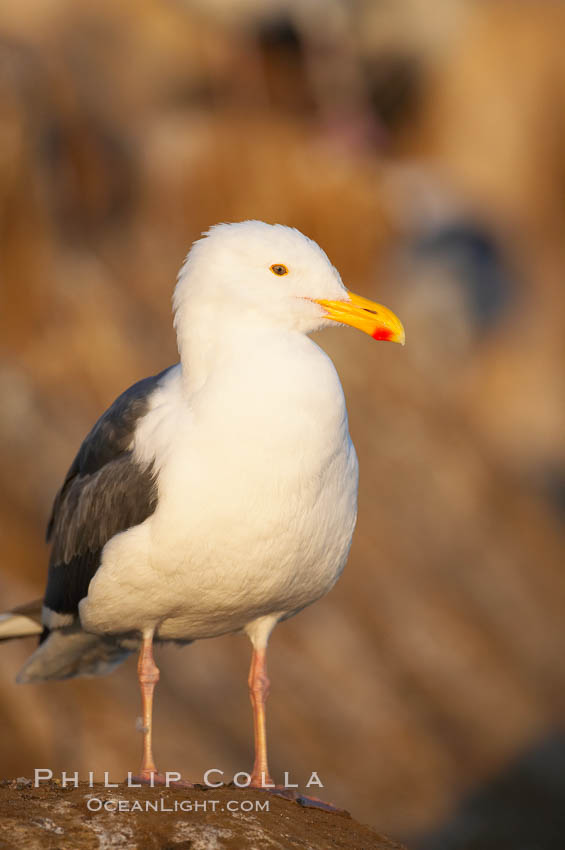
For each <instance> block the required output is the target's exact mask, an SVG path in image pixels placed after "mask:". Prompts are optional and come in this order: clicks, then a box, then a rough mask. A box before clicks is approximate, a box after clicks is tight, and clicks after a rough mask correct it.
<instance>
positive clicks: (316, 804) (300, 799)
mask: <svg viewBox="0 0 565 850" xmlns="http://www.w3.org/2000/svg"><path fill="white" fill-rule="evenodd" d="M249 787H250V788H253V790H254V791H269V792H270V793H271V794H275V795H276V796H277V797H284V798H285V800H294V802H295V803H298V805H299V806H304V808H306V809H322V811H324V812H338V813H340V814H346V815H349V812H348V811H347V810H346V809H340V808H339V807H338V806H334V805H333V803H327V802H326V801H325V800H320V799H319V798H318V797H307V796H306V795H305V794H301V793H300V792H299V791H298V790H297V789H296V788H287V787H286V786H285V785H274V784H273V785H266V784H263V785H262V784H261V783H257V784H254V783H253V782H252V783H251V784H250V785H249Z"/></svg>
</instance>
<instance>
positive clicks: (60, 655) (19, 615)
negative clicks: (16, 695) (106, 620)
mask: <svg viewBox="0 0 565 850" xmlns="http://www.w3.org/2000/svg"><path fill="white" fill-rule="evenodd" d="M41 607H42V601H41V600H38V601H36V602H30V603H28V604H27V605H21V606H20V607H18V608H14V609H13V610H12V611H8V612H7V613H5V614H0V641H2V640H10V639H12V638H19V637H30V636H32V635H41V642H40V644H39V646H38V647H37V649H36V650H35V652H33V653H32V655H30V657H29V658H28V660H27V661H26V663H25V664H24V666H23V667H22V669H21V670H20V672H19V673H18V676H17V679H16V681H17V682H19V683H20V684H28V683H31V682H44V681H46V680H48V679H71V678H74V677H75V676H104V675H106V674H107V673H111V672H112V670H113V669H114V668H115V667H117V666H118V664H121V662H122V661H124V660H125V659H126V658H127V656H128V655H129V654H130V652H131V651H132V650H133V649H134V648H135V647H134V646H133V644H132V645H131V646H124V645H123V643H120V642H118V641H117V640H116V639H114V638H110V637H103V636H100V635H93V634H88V633H87V632H84V631H83V630H82V629H81V627H80V624H79V623H78V621H77V622H76V623H75V624H74V625H72V626H67V627H65V628H61V629H53V630H49V629H47V628H46V627H45V626H44V625H43V623H42V622H41Z"/></svg>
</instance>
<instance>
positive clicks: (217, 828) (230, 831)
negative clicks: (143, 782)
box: [0, 779, 402, 850]
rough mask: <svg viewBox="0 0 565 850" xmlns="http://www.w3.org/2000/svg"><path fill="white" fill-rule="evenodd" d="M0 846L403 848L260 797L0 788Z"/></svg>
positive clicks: (47, 849) (346, 821)
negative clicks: (0, 826) (0, 827)
mask: <svg viewBox="0 0 565 850" xmlns="http://www.w3.org/2000/svg"><path fill="white" fill-rule="evenodd" d="M0 823H1V824H2V831H1V833H0V848H2V850H15V848H22V847H25V848H26V850H83V849H84V850H110V848H112V850H113V848H123V850H130V848H131V850H137V848H139V850H290V848H309V850H328V848H330V847H331V848H348V850H357V848H359V850H402V847H401V846H400V845H399V844H396V843H394V842H393V841H390V840H389V839H387V838H384V837H383V836H381V835H378V834H377V833H376V832H374V831H373V830H372V829H370V828H369V827H368V826H363V825H362V824H360V823H357V822H356V821H354V820H353V819H352V818H351V817H350V815H349V814H348V813H347V812H339V813H333V812H332V813H330V812H325V811H320V810H319V809H315V808H305V807H303V806H302V805H300V804H298V803H296V802H294V801H291V800H287V799H284V798H282V797H279V796H275V795H273V794H267V793H264V792H260V791H249V790H247V789H237V788H234V787H230V786H223V787H221V788H215V789H212V788H209V789H205V788H203V787H201V786H200V787H196V788H187V789H184V788H183V789H180V788H162V787H161V788H148V787H143V788H128V787H127V786H126V785H124V784H120V786H119V787H118V788H106V787H104V786H103V785H101V784H96V783H95V784H94V785H93V786H92V787H91V786H90V785H89V784H87V783H85V782H81V783H80V784H79V786H78V787H77V788H75V787H74V786H70V787H67V788H63V787H62V786H61V783H60V781H58V782H56V781H54V782H48V783H45V784H43V783H42V784H41V785H40V786H39V787H38V788H34V787H33V786H32V783H31V781H30V780H25V779H18V780H12V781H4V782H2V783H1V785H0Z"/></svg>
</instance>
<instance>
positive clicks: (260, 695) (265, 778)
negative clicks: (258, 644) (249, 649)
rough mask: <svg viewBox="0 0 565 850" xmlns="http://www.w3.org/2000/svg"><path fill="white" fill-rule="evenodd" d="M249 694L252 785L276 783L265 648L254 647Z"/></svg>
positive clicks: (257, 786)
mask: <svg viewBox="0 0 565 850" xmlns="http://www.w3.org/2000/svg"><path fill="white" fill-rule="evenodd" d="M248 681H249V696H250V699H251V705H252V706H253V732H254V736H255V763H254V765H253V772H252V774H251V787H252V788H262V787H265V786H272V785H274V783H273V781H272V779H271V776H270V774H269V766H268V764H267V726H266V716H265V703H266V701H267V696H268V694H269V684H270V683H269V679H268V677H267V661H266V650H265V649H254V650H253V656H252V658H251V668H250V670H249V680H248Z"/></svg>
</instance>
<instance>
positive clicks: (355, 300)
mask: <svg viewBox="0 0 565 850" xmlns="http://www.w3.org/2000/svg"><path fill="white" fill-rule="evenodd" d="M173 306H174V326H175V329H176V334H177V341H178V349H179V355H180V362H179V363H177V364H176V365H174V366H171V367H169V368H168V369H165V370H164V371H163V372H160V373H159V374H158V375H155V376H153V377H150V378H144V379H143V380H141V381H139V382H138V383H136V384H134V385H133V386H132V387H130V388H129V389H127V390H126V391H125V392H124V393H122V395H120V396H119V397H118V398H117V399H116V401H114V403H113V404H112V405H111V406H110V407H109V408H108V410H107V411H106V412H105V413H104V414H103V415H102V416H101V417H100V419H99V420H98V422H97V423H96V424H95V425H94V427H93V428H92V430H91V431H90V433H89V434H88V435H87V437H86V438H85V440H84V442H83V443H82V445H81V447H80V449H79V451H78V454H77V456H76V457H75V459H74V461H73V463H72V464H71V467H70V469H69V471H68V473H67V475H66V477H65V480H64V482H63V485H62V487H61V489H60V490H59V492H58V494H57V496H56V498H55V502H54V505H53V510H52V514H51V518H50V520H49V524H48V527H47V540H48V541H50V543H51V556H50V561H49V573H48V578H47V588H46V591H45V597H44V599H43V605H42V611H41V618H40V622H38V621H39V617H36V616H34V614H33V607H31V608H30V607H29V606H27V607H26V606H24V607H23V608H21V609H17V610H16V611H14V612H10V613H9V614H5V615H3V616H2V618H0V638H8V637H20V636H23V635H29V634H33V633H38V632H39V631H40V632H41V637H40V644H39V646H38V648H37V649H36V650H35V652H34V653H33V654H32V655H31V657H30V658H29V659H28V661H27V662H26V664H25V665H24V667H23V669H22V670H21V672H20V674H19V676H18V681H19V682H39V681H44V680H47V679H66V678H69V677H73V676H80V675H102V674H105V673H109V672H110V671H111V670H113V669H114V668H115V667H116V666H117V665H118V664H119V663H120V662H121V661H123V660H124V658H126V657H127V656H128V655H129V654H130V653H131V652H132V651H134V650H138V649H139V663H138V677H139V684H140V689H141V699H142V712H143V758H142V765H141V770H140V773H139V778H140V779H142V780H144V781H150V782H151V783H152V784H153V783H154V782H161V781H163V775H162V774H159V773H158V772H157V769H156V766H155V762H154V760H153V753H152V740H151V726H152V703H153V691H154V688H155V685H156V683H157V682H158V680H159V670H158V668H157V666H156V664H155V661H154V659H153V643H154V641H176V642H180V643H183V644H184V643H190V642H192V641H195V640H199V639H202V638H212V637H216V636H218V635H223V634H227V633H232V632H245V633H246V634H247V635H248V637H249V639H250V640H251V643H252V646H253V650H252V661H251V668H250V673H249V693H250V698H251V703H252V707H253V720H254V738H255V761H254V765H253V770H252V773H251V786H252V787H258V788H261V787H270V786H272V785H273V783H272V780H271V776H270V773H269V767H268V763H267V743H266V725H265V702H266V698H267V693H268V689H269V680H268V678H267V669H266V649H267V641H268V639H269V635H270V634H271V632H272V630H273V628H274V626H275V625H276V624H277V623H278V622H279V621H280V620H284V619H286V618H288V617H291V616H292V615H294V614H296V613H298V612H299V611H301V610H302V609H303V608H305V607H306V606H307V605H310V604H311V603H312V602H315V601H316V600H317V599H319V598H320V597H321V596H323V595H324V594H325V593H327V592H328V591H329V590H330V588H331V587H332V586H333V585H334V583H335V582H336V580H337V578H338V577H339V575H340V573H341V571H342V570H343V567H344V565H345V562H346V560H347V556H348V552H349V548H350V545H351V538H352V535H353V529H354V526H355V521H356V514H357V483H358V465H357V457H356V454H355V449H354V447H353V444H352V442H351V438H350V436H349V430H348V421H347V411H346V406H345V400H344V396H343V390H342V387H341V384H340V381H339V378H338V376H337V373H336V370H335V367H334V365H333V363H332V361H331V360H330V358H329V357H328V355H327V354H325V352H323V351H322V350H321V349H320V348H319V347H318V345H316V343H314V342H313V341H312V340H311V339H310V338H309V336H308V334H310V333H312V332H313V331H317V330H320V329H321V328H324V327H328V326H330V325H334V324H335V323H339V324H342V325H351V326H353V327H354V328H358V329H359V330H361V331H364V332H365V333H367V334H369V335H370V336H372V337H373V338H374V339H377V340H390V341H393V342H400V343H404V329H403V327H402V324H401V323H400V321H399V320H398V318H397V317H396V316H395V315H394V313H392V312H391V311H390V310H388V309H387V308H386V307H383V306H382V305H380V304H375V303H374V302H372V301H369V300H368V299H366V298H362V297H360V296H358V295H355V294H354V293H352V292H350V291H348V290H347V289H346V288H345V287H344V285H343V283H342V281H341V278H340V275H339V273H338V271H337V270H336V269H335V267H334V266H333V265H332V264H331V262H330V261H329V259H328V257H327V255H326V254H325V253H324V251H323V250H322V249H321V248H320V247H319V246H318V245H317V244H316V243H315V242H313V241H312V240H311V239H309V238H307V237H306V236H304V235H303V234H302V233H300V232H299V231H298V230H295V229H294V228H290V227H286V226H283V225H279V224H275V225H270V224H266V223H264V222H261V221H244V222H238V223H234V224H219V225H217V226H215V227H212V228H211V229H210V230H209V231H208V232H207V233H205V234H203V237H202V238H201V239H199V240H198V241H196V242H195V243H194V245H193V246H192V248H191V250H190V252H189V254H188V256H187V258H186V261H185V263H184V265H183V266H182V268H181V270H180V273H179V276H178V282H177V285H176V288H175V292H174V297H173Z"/></svg>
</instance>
